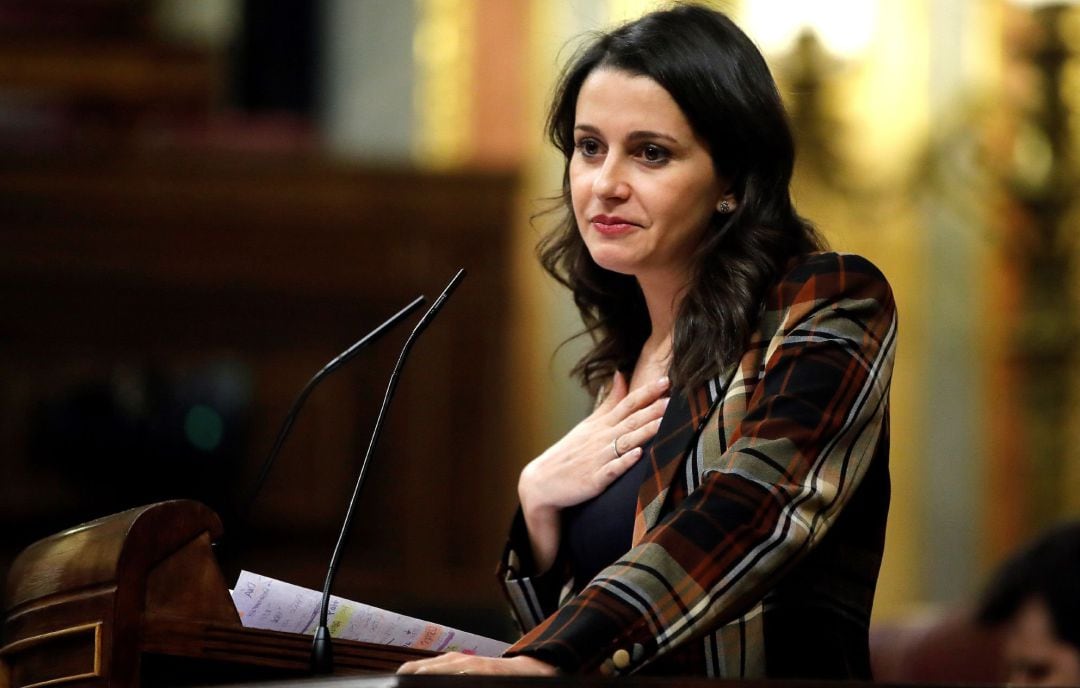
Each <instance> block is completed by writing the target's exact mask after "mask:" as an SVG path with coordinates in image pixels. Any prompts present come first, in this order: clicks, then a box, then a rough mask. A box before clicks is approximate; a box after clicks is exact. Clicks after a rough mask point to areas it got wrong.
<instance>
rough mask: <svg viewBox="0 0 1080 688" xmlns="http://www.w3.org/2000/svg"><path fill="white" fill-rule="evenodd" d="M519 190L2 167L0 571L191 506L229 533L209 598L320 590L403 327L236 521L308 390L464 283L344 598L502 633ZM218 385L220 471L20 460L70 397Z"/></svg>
mask: <svg viewBox="0 0 1080 688" xmlns="http://www.w3.org/2000/svg"><path fill="white" fill-rule="evenodd" d="M515 187H516V180H515V179H514V178H513V177H512V176H510V175H505V174H479V173H477V174H471V173H457V174H451V175H434V174H421V173H416V172H409V171H403V170H389V169H387V170H365V169H359V168H357V167H354V166H351V165H348V164H344V163H333V162H328V161H325V160H320V159H318V158H315V157H311V156H282V155H278V156H271V155H265V154H263V155H239V154H223V153H213V154H211V153H206V154H202V155H181V154H178V153H168V154H166V153H162V154H159V155H151V154H136V153H127V154H114V155H94V154H91V153H86V154H82V155H76V156H64V155H60V154H56V155H49V156H41V155H37V156H33V157H19V156H12V155H8V156H5V157H3V158H2V159H0V218H2V219H0V245H2V247H3V248H2V250H0V379H2V380H3V384H2V385H0V447H2V449H0V451H3V458H2V459H0V466H2V467H3V479H2V480H0V570H6V568H7V564H8V563H10V560H11V559H12V558H13V557H14V554H15V553H16V552H17V551H18V550H19V549H21V548H22V547H23V546H25V545H27V544H29V543H30V542H31V541H33V540H34V539H36V538H38V537H41V536H44V535H46V534H48V533H50V532H53V531H55V530H58V529H60V528H63V527H66V526H69V525H71V524H73V523H76V522H78V521H80V520H83V519H89V518H93V517H97V516H100V515H102V514H104V513H109V512H111V511H115V510H119V509H122V508H126V507H129V506H133V505H135V504H139V503H148V502H151V501H156V500H158V499H162V498H169V497H189V498H196V499H203V500H204V501H207V502H208V503H209V505H210V506H211V507H212V508H214V509H216V510H218V511H219V512H220V513H221V515H222V516H223V518H224V519H225V530H226V545H227V546H226V547H223V548H222V549H221V558H222V561H223V564H224V565H225V569H226V575H227V576H233V575H235V573H236V571H237V570H238V569H239V568H240V567H244V568H248V569H251V570H255V571H259V572H263V573H267V574H270V575H274V576H277V577H280V578H284V579H288V580H290V581H292V582H295V583H298V584H301V585H307V586H311V587H319V586H321V578H322V571H323V568H324V566H325V563H324V562H325V561H326V560H327V559H328V557H329V554H330V549H331V547H332V545H333V540H334V537H335V533H334V530H335V528H336V524H337V523H338V521H339V520H340V518H341V517H342V515H343V514H344V511H345V506H346V502H347V498H348V493H349V492H350V491H351V486H352V482H353V479H354V474H355V470H356V468H357V466H358V463H359V461H360V458H361V457H362V455H363V451H364V449H365V448H366V444H367V438H368V434H369V431H370V429H371V424H372V423H373V421H374V416H375V411H376V409H377V407H378V403H379V402H380V401H381V399H382V395H383V391H384V389H385V384H386V381H387V378H388V376H389V372H390V370H391V367H392V365H393V361H394V360H395V359H396V356H397V351H398V347H399V346H400V344H401V343H402V342H403V340H404V337H405V336H406V334H407V332H408V329H409V328H408V327H402V328H399V329H398V330H397V331H395V332H392V333H391V334H390V335H389V336H387V337H386V338H385V339H384V340H383V341H382V342H380V343H379V344H377V345H375V346H374V347H373V348H372V349H371V350H369V351H368V352H365V353H364V354H362V355H361V357H360V358H359V359H358V360H357V361H354V362H353V363H351V364H350V365H349V366H348V367H347V368H345V369H343V370H342V371H341V372H340V373H339V374H338V375H337V376H336V377H334V378H331V379H330V380H329V381H328V382H326V383H325V384H324V385H323V386H322V387H321V388H319V389H318V390H317V391H316V392H315V394H314V395H313V396H312V398H311V399H310V402H309V404H308V406H307V407H306V409H305V410H304V412H303V413H302V415H301V417H300V419H299V421H298V422H297V424H296V426H295V428H294V432H293V435H292V437H291V439H290V441H289V443H288V444H287V445H286V448H285V451H284V452H283V454H282V456H281V458H280V459H279V465H278V467H277V468H276V469H275V472H274V474H273V475H272V476H271V479H270V481H269V483H268V485H267V488H266V490H265V492H264V494H263V495H262V497H261V498H260V501H259V502H258V504H257V505H256V508H255V510H254V513H253V519H252V521H253V525H252V528H251V529H250V530H248V531H246V532H243V533H233V538H232V539H231V540H230V539H229V534H230V532H231V530H232V529H233V527H234V526H235V522H233V523H230V519H231V518H232V511H233V509H234V508H235V507H236V505H237V504H238V501H239V499H240V497H241V495H242V494H243V493H244V491H245V490H246V489H247V486H248V484H249V483H250V481H251V480H252V479H253V477H254V475H255V472H256V470H257V467H258V465H259V463H260V462H261V460H262V458H263V456H265V454H266V452H267V451H268V450H269V448H270V445H271V443H272V441H273V438H274V435H275V433H276V432H277V426H278V424H279V423H280V421H281V419H282V417H283V416H284V414H285V412H286V411H287V409H288V407H289V405H290V404H291V402H292V400H293V398H294V396H295V395H296V394H297V392H298V391H299V390H300V388H301V387H302V386H303V385H304V383H305V382H306V381H307V380H308V378H309V377H310V376H311V375H312V374H314V372H315V371H316V370H318V369H319V368H320V367H321V366H322V365H323V364H324V363H325V362H326V361H328V360H329V359H330V358H331V357H332V356H334V355H336V354H337V353H338V352H339V351H340V350H342V349H344V348H345V347H346V346H347V345H349V344H350V343H351V342H352V341H354V340H355V339H358V338H359V337H360V336H361V335H363V334H364V333H366V332H367V331H368V330H370V329H371V328H373V327H374V326H375V325H377V324H378V323H379V322H381V321H382V320H383V319H384V318H386V317H387V316H389V315H390V314H391V313H393V312H395V311H396V310H398V309H399V308H400V307H402V306H403V305H405V304H406V303H408V302H409V301H410V300H411V299H412V298H413V297H414V296H415V295H417V294H419V293H424V294H426V295H427V296H428V298H429V299H433V298H434V297H435V296H436V295H437V294H438V292H439V291H440V290H441V289H442V287H443V285H444V284H445V283H446V282H447V281H448V280H449V278H450V277H451V276H452V274H453V272H454V271H455V269H456V268H457V267H459V266H460V267H465V268H466V269H467V270H468V271H469V276H468V277H467V279H466V281H465V282H464V283H463V284H462V286H461V288H460V289H459V290H458V292H457V294H456V295H455V297H454V299H453V300H452V301H451V302H450V303H449V304H448V305H447V307H446V308H445V309H444V311H443V312H442V314H441V315H440V317H439V318H438V319H437V320H436V321H435V322H434V323H433V325H432V326H431V328H430V329H429V330H428V332H427V333H426V335H425V337H424V338H423V339H421V340H420V342H419V343H418V345H417V346H416V347H415V349H414V350H413V354H412V357H411V361H410V364H409V366H408V368H407V370H406V372H405V374H404V376H403V378H402V382H401V385H400V387H399V391H398V398H397V401H396V405H395V406H394V408H393V410H392V412H391V414H390V416H389V418H388V425H387V427H386V428H385V430H384V434H383V439H382V442H381V446H380V450H379V451H378V453H377V455H376V457H375V460H376V463H375V465H374V467H373V469H372V473H371V476H370V477H369V479H368V484H367V488H366V495H365V502H364V506H363V508H362V509H361V510H360V514H359V519H358V523H357V525H356V527H355V528H354V531H353V534H352V537H351V538H350V548H349V551H348V554H347V556H346V557H345V561H344V563H343V569H342V573H341V575H340V576H339V583H338V588H337V590H338V592H339V593H340V594H343V595H346V596H353V597H357V598H359V599H362V600H364V601H369V602H372V603H375V604H382V605H384V606H389V607H392V608H395V609H398V610H400V611H405V612H414V613H417V614H427V615H432V616H434V617H435V618H436V619H438V620H445V621H448V622H451V623H460V624H461V625H463V626H466V627H467V628H468V630H476V631H478V632H487V633H492V634H496V635H498V634H500V633H503V632H504V631H505V630H506V626H505V622H504V620H503V617H502V616H501V615H500V614H499V612H500V610H501V608H502V603H501V600H500V598H499V593H498V591H497V589H496V586H495V585H494V584H493V578H492V575H491V572H492V570H493V565H494V560H495V558H496V557H497V555H498V553H499V549H500V546H501V541H502V537H503V532H504V528H505V525H506V523H507V520H508V518H509V516H510V510H511V509H512V508H513V503H512V500H513V487H514V480H515V474H516V468H515V466H516V465H519V464H520V463H521V462H520V461H518V460H517V459H519V458H520V457H516V456H514V452H515V447H514V438H513V432H512V423H513V418H511V417H510V416H511V412H510V409H509V406H508V401H507V400H508V398H509V394H508V392H507V390H508V385H511V384H513V378H512V375H511V371H509V370H508V366H509V360H508V356H507V354H506V352H507V350H508V342H509V337H510V336H511V333H509V332H508V331H507V326H506V323H507V319H508V309H509V308H510V307H511V305H510V304H509V303H508V302H507V299H506V294H507V292H508V284H509V279H510V275H509V268H508V258H507V251H508V246H509V243H510V242H509V239H510V236H509V232H510V228H511V227H512V222H511V219H510V215H511V211H512V201H513V195H514V190H515ZM222 361H226V362H227V363H228V364H229V365H231V366H232V367H233V368H234V369H236V370H240V371H242V372H243V373H244V374H245V375H246V376H247V379H249V380H250V391H251V396H250V401H249V402H248V403H247V404H246V406H245V412H244V416H243V421H244V422H243V437H242V441H241V442H240V443H239V444H238V446H239V447H240V448H239V450H238V453H237V457H236V459H235V460H233V461H225V462H222V463H220V464H215V463H213V462H209V461H202V462H199V461H195V462H192V463H190V464H186V465H177V464H176V460H175V458H176V457H172V456H145V457H142V458H141V459H140V460H138V461H136V462H134V463H132V462H127V463H124V462H116V463H114V462H112V461H110V458H109V457H108V456H102V455H101V452H100V451H95V448H94V447H86V448H85V452H84V451H83V448H82V447H69V451H66V452H65V453H66V455H65V456H63V457H59V458H58V457H56V456H51V458H50V456H49V454H48V452H45V453H41V452H38V451H36V450H35V449H34V447H32V446H31V444H32V440H33V439H34V432H35V431H34V430H33V428H35V427H38V426H35V418H36V415H35V414H38V413H39V412H40V409H41V408H42V407H43V405H47V404H48V403H49V402H50V401H55V400H56V399H58V398H60V399H62V398H64V396H65V395H68V394H70V393H71V390H73V389H79V388H80V386H81V385H86V384H88V383H90V382H94V381H97V382H98V383H100V382H102V381H105V382H106V383H108V382H109V381H111V382H112V384H116V380H117V379H118V378H120V379H123V378H124V376H125V375H128V376H129V377H134V379H136V381H143V382H145V380H146V379H148V378H153V377H154V376H155V375H156V376H158V377H164V378H165V379H170V378H171V377H178V376H179V377H182V376H184V375H186V374H188V373H190V372H191V371H193V370H201V369H204V368H206V367H207V366H212V365H216V364H219V363H220V362H222ZM50 446H53V447H55V446H57V445H56V444H55V443H54V444H52V445H50ZM59 446H65V445H64V444H63V443H62V442H60V443H59ZM105 446H112V445H109V444H108V443H106V445H105ZM43 456H44V457H45V460H43V459H42V457H43Z"/></svg>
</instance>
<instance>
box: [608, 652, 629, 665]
mask: <svg viewBox="0 0 1080 688" xmlns="http://www.w3.org/2000/svg"><path fill="white" fill-rule="evenodd" d="M611 663H612V664H614V665H615V668H616V669H620V670H621V669H625V668H626V667H628V666H630V653H629V652H627V651H626V650H615V654H613V655H611Z"/></svg>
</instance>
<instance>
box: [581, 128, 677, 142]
mask: <svg viewBox="0 0 1080 688" xmlns="http://www.w3.org/2000/svg"><path fill="white" fill-rule="evenodd" d="M578 130H580V131H584V132H586V133H588V134H598V135H599V134H600V133H601V132H600V130H599V129H597V128H596V127H594V126H593V125H591V124H578V125H575V126H574V131H578ZM626 138H627V140H628V141H640V140H641V139H664V140H666V141H671V142H672V143H679V140H678V139H677V138H675V137H674V136H671V135H670V134H664V133H662V132H659V131H649V130H647V129H644V130H637V131H632V132H630V135H629V136H627V137H626Z"/></svg>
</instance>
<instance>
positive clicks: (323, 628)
mask: <svg viewBox="0 0 1080 688" xmlns="http://www.w3.org/2000/svg"><path fill="white" fill-rule="evenodd" d="M464 277H465V271H464V270H458V271H457V274H455V275H454V276H453V278H452V279H451V280H450V283H449V284H447V285H446V289H443V292H442V294H439V298H437V299H435V303H433V304H432V305H431V308H429V309H428V312H427V313H424V316H423V317H422V318H420V320H419V322H417V323H416V327H415V328H413V331H412V334H410V335H409V338H408V339H407V340H405V346H403V347H402V348H401V355H400V356H398V360H397V364H396V365H395V366H394V371H393V372H392V373H390V382H389V384H388V385H387V386H386V395H385V396H384V397H383V402H382V406H381V407H380V408H379V415H378V417H377V418H376V419H375V428H374V429H373V430H372V431H371V441H370V442H369V443H368V448H367V452H366V453H365V454H364V460H363V461H362V462H361V463H360V473H359V475H358V476H357V478H356V486H355V487H354V488H353V493H352V498H351V499H350V500H349V508H348V510H347V511H346V512H345V521H344V523H342V525H341V532H340V533H339V534H338V539H337V544H336V545H334V552H333V554H332V555H331V556H330V567H329V568H328V569H327V572H326V582H325V583H324V584H323V592H322V605H321V606H320V608H319V626H318V628H317V629H316V630H315V639H314V642H313V643H312V646H311V671H312V673H314V674H329V673H330V671H331V670H332V669H333V667H334V646H333V644H332V643H331V641H330V629H329V628H328V627H327V617H328V616H329V615H330V588H331V587H332V586H333V584H334V577H335V576H336V575H337V568H338V560H339V558H340V556H341V550H342V548H343V546H344V544H345V538H346V537H347V536H348V534H349V528H350V527H351V526H352V520H353V514H354V512H355V511H356V504H357V502H358V499H357V498H358V497H359V496H360V489H361V488H362V487H363V485H364V478H365V477H367V467H368V463H369V462H370V461H371V455H372V453H373V452H374V451H375V445H376V443H378V441H379V434H380V433H381V431H382V422H383V418H384V417H385V416H386V409H387V407H389V405H390V400H391V399H392V398H393V397H394V390H395V389H397V382H398V375H399V374H400V373H401V368H402V366H403V365H404V363H405V358H406V357H407V356H408V355H409V351H410V350H411V349H412V347H413V344H414V343H415V342H416V339H417V337H419V336H420V333H422V332H423V331H424V330H425V329H427V326H428V324H429V323H430V322H431V321H432V319H434V317H435V315H436V314H437V313H438V312H439V311H440V310H441V309H442V307H443V304H444V303H446V299H447V298H448V297H449V296H450V294H452V293H453V291H454V290H455V289H457V286H458V284H460V283H461V280H462V279H464Z"/></svg>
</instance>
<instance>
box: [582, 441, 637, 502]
mask: <svg viewBox="0 0 1080 688" xmlns="http://www.w3.org/2000/svg"><path fill="white" fill-rule="evenodd" d="M640 458H641V447H634V448H633V449H631V450H630V451H628V452H626V453H625V454H623V455H622V456H620V457H618V458H614V459H612V460H611V461H608V462H607V463H605V464H604V465H603V466H601V467H600V468H598V469H596V472H595V473H594V474H593V480H594V482H595V483H596V486H597V487H598V488H600V491H601V492H602V491H603V490H605V489H607V487H608V485H610V484H611V483H613V482H615V481H616V480H617V479H618V477H619V476H620V475H622V474H623V473H625V472H626V471H627V470H629V468H630V467H631V466H633V465H634V464H635V463H637V462H638V459H640Z"/></svg>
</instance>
